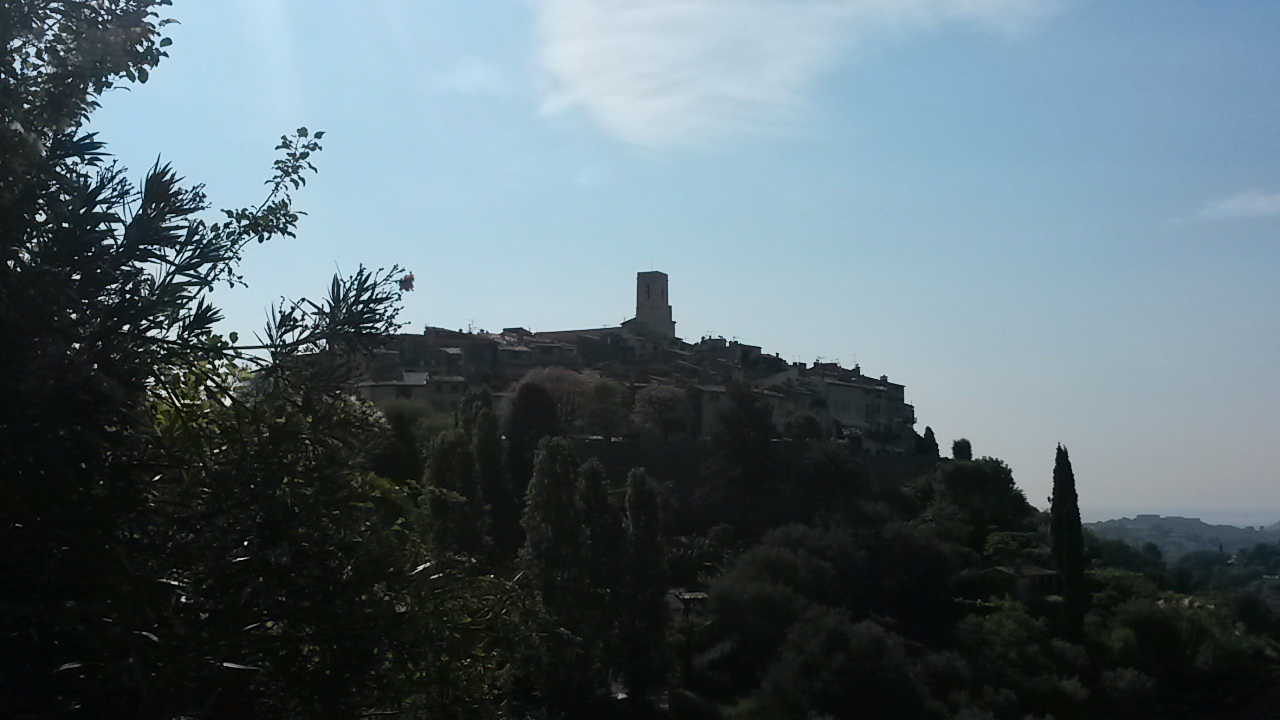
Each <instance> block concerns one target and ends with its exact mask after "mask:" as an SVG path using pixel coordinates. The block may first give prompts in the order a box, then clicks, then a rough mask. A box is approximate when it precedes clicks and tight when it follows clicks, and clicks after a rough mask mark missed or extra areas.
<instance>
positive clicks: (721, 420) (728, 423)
mask: <svg viewBox="0 0 1280 720" xmlns="http://www.w3.org/2000/svg"><path fill="white" fill-rule="evenodd" d="M725 397H726V400H727V401H728V402H727V403H725V408H724V409H723V410H721V411H720V413H719V415H718V416H717V422H716V426H715V430H714V431H713V433H712V435H711V450H712V455H711V459H710V462H709V463H708V467H707V470H708V472H709V474H710V475H711V481H712V487H713V489H714V491H715V492H716V494H718V495H719V498H718V500H719V501H720V502H722V503H723V504H724V505H726V506H727V508H728V510H729V515H730V516H731V517H733V518H734V524H735V525H736V526H737V527H738V528H739V529H741V530H744V531H747V532H759V531H761V530H763V529H764V528H766V527H768V526H769V525H770V524H771V523H772V521H773V519H774V517H775V515H776V514H777V511H778V509H779V507H778V505H777V503H776V500H777V495H778V491H779V488H778V461H777V457H776V455H775V453H774V447H773V442H772V441H773V438H774V436H775V435H776V433H777V431H776V428H774V426H773V417H772V415H771V414H770V412H769V409H768V408H767V407H765V406H764V405H763V404H761V403H760V401H759V400H758V399H757V398H756V396H755V394H754V393H752V392H751V389H750V388H749V387H746V386H745V385H730V386H729V387H728V388H727V390H726V392H725Z"/></svg>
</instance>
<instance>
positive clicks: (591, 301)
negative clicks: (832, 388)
mask: <svg viewBox="0 0 1280 720" xmlns="http://www.w3.org/2000/svg"><path fill="white" fill-rule="evenodd" d="M171 14H172V15H173V16H174V17H176V18H177V19H179V20H180V21H181V23H182V24H181V25H179V26H173V27H171V28H170V30H171V32H170V33H169V34H170V36H171V37H172V38H173V39H174V45H173V46H172V47H171V48H170V53H171V56H172V57H171V58H170V59H169V60H167V61H166V62H164V63H163V64H162V65H161V66H160V68H158V69H157V70H156V72H154V73H153V74H152V77H151V81H150V82H149V83H148V84H147V85H145V86H142V87H137V88H134V89H132V90H130V91H121V92H112V93H110V94H109V95H108V96H107V97H106V98H105V99H104V103H103V105H104V107H103V109H102V110H101V111H99V112H98V113H97V115H96V116H95V119H94V123H93V129H94V130H96V131H100V132H101V135H102V138H103V139H104V140H106V141H107V142H108V143H109V148H110V149H112V150H114V151H115V152H116V153H117V154H118V155H119V156H120V157H121V158H122V159H123V160H124V162H125V163H126V164H128V165H129V166H130V167H131V168H133V169H134V170H135V174H140V173H141V171H142V170H143V169H145V167H147V166H149V165H150V164H151V163H152V162H154V161H155V159H156V157H157V156H160V157H162V159H163V160H165V161H169V162H172V163H173V164H174V165H175V166H176V167H177V168H178V170H179V171H180V173H181V174H183V175H185V176H186V177H187V178H189V179H190V180H191V181H195V182H203V183H206V184H207V186H208V191H209V194H210V197H211V199H212V200H213V201H214V202H215V204H216V205H218V206H219V207H232V206H237V205H243V204H247V203H251V202H253V201H254V200H255V199H257V198H258V197H259V195H260V192H261V187H262V186H261V182H262V181H263V180H264V179H265V178H266V177H267V175H268V173H269V169H270V162H271V159H272V157H273V153H272V147H273V146H274V144H275V141H276V139H278V137H279V136H280V135H281V134H283V133H285V132H287V131H289V130H291V129H293V128H295V127H297V126H299V125H306V126H308V127H310V128H312V129H323V130H325V131H326V137H325V142H324V145H325V151H324V152H323V153H322V154H321V155H320V156H319V158H318V164H319V165H320V174H319V175H318V176H317V177H315V178H314V180H312V182H311V183H310V184H309V185H308V187H307V188H306V189H305V190H304V191H303V192H302V193H300V195H299V198H298V199H299V203H300V205H301V207H302V208H303V209H305V210H306V211H307V212H308V213H309V214H308V216H307V217H306V218H305V219H304V220H303V222H302V224H301V227H300V233H299V238H298V239H297V240H287V241H279V242H275V243H272V244H269V245H265V246H260V247H254V248H251V250H250V253H249V256H248V258H247V261H246V264H245V267H244V270H245V275H246V278H247V280H248V281H249V283H250V288H249V289H242V290H236V291H234V292H220V293H219V296H218V301H219V302H221V303H222V306H223V307H224V308H225V309H226V312H227V317H228V320H227V329H228V330H237V331H239V332H240V333H241V334H251V333H252V332H253V331H254V330H255V329H257V328H259V327H260V326H261V325H262V321H263V319H264V316H265V309H266V307H267V306H268V305H269V304H270V303H271V302H272V300H273V299H275V298H278V297H280V296H289V297H296V296H302V295H311V296H315V295H318V294H320V293H322V292H323V289H324V287H325V286H326V283H327V280H328V278H329V277H330V276H331V275H332V274H333V272H334V271H335V270H337V269H341V270H343V271H350V270H353V269H354V268H355V267H356V266H357V265H359V264H360V263H364V264H365V265H371V266H389V265H391V264H394V263H398V264H400V265H403V266H405V267H407V268H409V269H412V270H413V271H414V273H415V275H416V277H417V280H418V289H417V291H416V292H414V293H411V294H409V295H407V296H406V299H405V304H404V312H403V319H404V320H406V321H407V322H408V323H409V329H412V330H417V329H420V328H421V326H422V325H424V324H432V325H440V326H445V327H453V328H462V327H466V326H468V325H469V324H474V326H475V327H477V328H485V329H491V330H492V329H498V328H501V327H504V326H514V325H523V326H526V327H531V328H535V329H544V330H550V329H565V328H575V327H592V326H601V325H606V324H613V323H617V322H619V321H620V320H623V319H625V318H626V317H629V316H630V315H631V313H632V309H633V297H634V296H633V284H634V279H635V273H636V271H638V270H648V269H660V270H663V271H665V272H667V273H668V274H669V275H670V276H671V298H672V304H673V306H674V309H675V317H676V320H677V322H678V325H677V329H678V332H679V334H680V335H681V336H682V337H684V338H686V339H691V340H697V339H698V338H699V337H700V336H702V335H705V334H715V335H724V336H726V337H730V338H732V337H737V338H739V339H741V340H742V341H744V342H750V343H753V344H758V345H762V346H764V348H765V350H766V351H767V352H777V353H781V354H782V355H783V356H784V357H786V358H788V359H792V360H804V361H806V362H812V361H813V360H814V359H816V358H818V357H821V358H823V359H827V360H836V359H838V360H840V361H841V362H843V363H845V364H846V365H852V364H853V363H854V362H855V361H856V362H858V363H860V364H861V366H862V368H863V370H864V371H865V372H868V373H871V374H875V375H880V374H888V375H889V377H890V378H891V379H892V380H894V381H897V382H901V383H904V384H905V385H906V386H907V396H908V401H909V402H912V403H913V404H914V405H915V406H916V413H917V415H918V417H919V418H920V423H919V425H918V429H919V430H921V431H923V429H924V427H925V426H926V425H930V426H932V427H933V428H934V430H935V431H936V432H937V434H938V437H939V439H940V440H941V441H942V443H943V444H944V446H949V444H950V441H951V440H952V439H954V438H956V437H960V436H965V437H968V438H970V439H971V440H972V441H973V444H974V449H975V452H976V453H978V454H980V455H993V456H996V457H1000V458H1002V459H1004V460H1005V461H1007V462H1008V463H1009V464H1010V465H1011V466H1012V467H1013V470H1014V474H1015V477H1016V478H1017V479H1018V482H1019V484H1020V485H1021V486H1022V487H1023V488H1024V489H1025V490H1026V491H1027V495H1028V497H1029V498H1030V499H1031V501H1032V502H1033V503H1035V504H1037V505H1039V506H1042V507H1043V506H1044V505H1045V504H1046V498H1047V496H1048V494H1049V490H1050V484H1051V479H1050V473H1051V468H1052V463H1053V451H1054V446H1055V445H1056V444H1057V443H1059V442H1062V443H1064V444H1066V445H1067V446H1068V447H1069V448H1070V450H1071V456H1072V461H1073V463H1074V465H1075V470H1076V477H1077V481H1078V485H1079V491H1080V496H1081V505H1082V507H1083V509H1084V511H1085V514H1086V519H1098V518H1102V517H1110V516H1114V515H1117V514H1131V513H1133V512H1142V511H1147V512H1160V513H1165V514H1171V513H1182V514H1194V515H1200V516H1202V517H1205V518H1207V519H1212V520H1221V521H1232V522H1237V523H1249V524H1258V523H1263V522H1266V523H1270V522H1274V521H1277V520H1280V492H1278V490H1280V487H1278V486H1280V483H1278V482H1277V481H1278V480H1280V332H1278V331H1280V281H1278V279H1280V124H1277V121H1276V119H1277V118H1280V74H1278V73H1277V69H1278V68H1280V4H1277V3H1255V2H1248V3H1189V2H1168V0H1133V1H1131V2H1122V3H1113V2H1101V1H1100V0H1056V1H1053V2H1049V1H1048V0H523V1H517V2H513V1H512V0H501V1H492V0H470V1H469V2H465V3H461V2H456V1H448V2H446V1H443V0H439V1H433V2H427V1H423V0H367V1H366V2H360V3H356V2H338V1H336V0H332V1H330V0H306V1H305V2H304V1H303V0H219V1H218V2H195V1H194V0H178V2H177V3H176V6H175V7H174V8H172V13H171Z"/></svg>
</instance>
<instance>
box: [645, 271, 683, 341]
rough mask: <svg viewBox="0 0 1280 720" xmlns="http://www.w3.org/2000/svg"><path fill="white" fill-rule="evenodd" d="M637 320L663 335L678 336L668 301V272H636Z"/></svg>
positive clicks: (668, 336)
mask: <svg viewBox="0 0 1280 720" xmlns="http://www.w3.org/2000/svg"><path fill="white" fill-rule="evenodd" d="M636 320H638V321H640V322H642V323H644V324H645V325H646V326H647V327H648V328H649V330H650V331H651V332H653V333H655V334H657V335H661V336H662V337H667V338H674V337H675V336H676V323H675V321H674V320H672V319H671V305H670V304H669V303H668V302H667V274H666V273H664V272H658V271H657V270H651V271H649V272H641V273H636Z"/></svg>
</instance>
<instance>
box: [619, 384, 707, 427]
mask: <svg viewBox="0 0 1280 720" xmlns="http://www.w3.org/2000/svg"><path fill="white" fill-rule="evenodd" d="M692 413H693V410H692V408H691V407H690V406H689V399H688V398H687V397H686V396H685V392H684V391H683V390H681V389H680V388H678V387H675V386H672V385H657V384H653V385H647V386H645V387H644V388H643V389H642V390H640V392H638V393H636V402H635V406H634V408H633V410H632V413H631V417H632V420H633V421H634V422H635V424H636V426H637V427H639V428H642V429H644V430H646V431H647V432H650V433H653V434H654V435H657V436H658V437H659V438H661V439H662V440H664V441H665V440H670V439H671V436H672V435H674V434H676V433H687V432H689V425H690V421H691V418H692Z"/></svg>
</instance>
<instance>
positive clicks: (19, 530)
mask: <svg viewBox="0 0 1280 720" xmlns="http://www.w3.org/2000/svg"><path fill="white" fill-rule="evenodd" d="M168 4H169V2H168V0H102V1H100V2H34V1H27V2H7V3H3V4H0V38H2V39H3V40H4V44H5V47H6V49H7V53H6V55H5V57H4V59H3V60H0V467H2V468H3V474H2V475H0V496H3V497H4V503H3V504H2V506H0V677H3V678H4V681H3V682H2V683H0V716H4V717H55V716H57V717H141V718H150V717H155V718H160V717H177V716H189V715H196V714H212V715H215V716H226V717H262V716H266V717H354V716H356V715H359V714H360V713H361V712H364V711H367V710H368V709H369V708H374V707H376V708H395V709H400V708H403V707H404V701H405V700H406V699H408V698H409V697H414V698H415V699H419V700H421V702H422V703H423V706H424V707H430V708H432V709H440V710H443V709H445V708H449V707H457V706H459V704H460V703H463V702H464V701H465V699H466V698H468V697H474V698H481V699H483V698H484V696H485V691H484V690H483V687H482V686H483V684H484V683H483V682H478V683H473V682H471V681H470V680H467V679H464V676H467V677H474V675H472V673H473V671H474V670H475V669H476V668H479V667H483V666H484V665H485V661H484V660H483V659H482V660H480V661H479V662H477V663H473V664H471V665H470V666H468V667H467V668H460V667H454V666H453V665H451V664H450V663H448V662H444V661H443V658H448V657H455V658H456V657H461V656H469V657H481V658H483V652H482V651H481V652H479V653H478V654H476V655H473V653H477V651H478V650H480V649H479V648H478V647H476V646H475V645H472V644H469V643H468V642H466V641H464V640H463V638H465V637H466V636H467V635H468V633H470V632H472V631H473V630H478V629H479V628H478V627H477V626H478V625H479V624H480V623H478V622H476V621H474V620H470V619H469V618H478V617H488V616H489V612H488V611H489V610H493V609H495V608H496V607H500V606H494V607H490V608H482V607H477V605H476V603H474V602H473V601H474V600H475V596H473V595H471V592H472V589H473V587H474V583H472V582H471V581H470V580H469V579H468V578H466V577H464V576H462V575H461V574H460V573H458V572H455V571H454V570H452V569H450V568H447V567H440V566H438V567H437V570H436V571H435V572H433V573H415V569H416V568H420V567H424V566H426V565H427V563H429V562H431V561H429V560H428V559H427V556H425V554H424V553H423V552H422V548H421V547H420V545H418V544H417V543H416V542H415V541H414V540H413V538H412V537H410V536H408V535H407V533H406V532H405V530H404V527H405V524H404V523H403V522H386V521H387V520H388V517H386V516H383V515H380V514H379V513H383V512H385V513H388V514H389V515H396V514H397V513H398V512H399V510H398V509H397V503H396V502H394V501H393V499H392V498H390V497H388V496H387V495H385V494H383V493H382V492H381V491H380V490H379V487H380V484H379V482H378V480H377V478H375V477H373V476H372V475H370V474H369V473H368V472H367V470H366V468H367V467H368V463H369V457H368V454H367V450H368V448H369V446H370V445H371V444H373V441H374V439H375V437H376V435H377V434H378V433H380V432H386V431H387V430H388V428H387V427H386V426H385V425H384V424H383V423H382V420H381V418H380V416H379V415H377V414H376V413H373V412H372V411H371V409H370V408H368V407H367V406H364V405H362V404H360V403H358V402H357V401H355V400H353V399H352V398H350V396H349V395H348V393H347V392H346V390H345V382H346V381H347V380H349V376H348V374H347V370H348V368H347V367H346V366H345V363H343V362H342V361H341V358H345V357H348V356H349V354H350V353H351V352H352V351H355V350H358V349H359V348H360V347H361V346H362V345H363V344H364V343H365V341H367V340H368V338H370V337H371V336H373V335H376V334H380V333H386V332H389V331H391V330H392V329H393V328H395V327H396V323H395V311H396V300H397V298H398V296H399V290H398V284H397V280H396V277H397V275H398V274H399V273H398V271H397V270H395V269H392V270H389V271H385V272H384V271H378V272H373V271H368V270H365V269H364V268H361V269H359V270H358V271H357V272H356V273H355V275H353V276H351V277H346V278H343V277H335V278H334V279H333V281H332V283H331V284H330V288H329V294H328V298H327V299H325V300H321V301H316V302H311V301H298V302H282V303H281V304H280V305H278V306H277V307H275V308H273V310H272V315H271V321H270V325H269V326H268V328H267V330H266V332H265V333H264V340H263V342H262V343H261V344H260V345H258V346H240V345H237V342H238V338H237V337H236V336H235V334H234V333H233V334H231V335H228V336H227V337H226V338H223V337H220V336H218V335H216V334H215V333H214V325H215V323H216V322H217V321H218V320H219V318H220V313H219V311H218V310H217V308H215V307H214V306H213V305H212V304H211V302H210V293H211V291H212V290H213V288H214V286H215V284H216V283H219V282H229V283H232V284H235V283H238V282H240V278H239V276H238V274H237V269H238V265H239V261H240V258H241V256H242V254H243V252H244V251H245V250H246V248H247V247H249V246H250V245H251V244H252V243H260V242H265V241H267V240H270V239H273V238H278V237H281V236H284V237H291V236H293V234H294V231H295V229H296V227H297V222H298V217H299V214H300V213H299V212H298V211H297V210H295V209H294V207H293V202H292V197H291V192H293V191H294V190H297V189H298V188H299V187H301V186H302V185H303V184H304V183H305V180H306V176H307V173H309V172H310V171H312V170H314V167H313V166H312V165H311V157H312V156H313V155H314V154H315V153H316V152H318V151H319V150H320V144H319V140H320V139H321V137H322V133H318V132H317V133H314V134H313V133H310V132H308V131H307V129H306V128H299V129H298V131H297V132H296V133H295V134H293V135H291V136H286V137H284V138H282V140H281V142H280V144H279V146H278V148H277V149H278V150H280V151H281V157H280V158H279V159H278V160H277V161H276V163H275V166H274V173H273V175H272V177H271V178H270V180H269V181H268V185H267V187H268V190H267V193H266V197H265V199H264V200H262V202H260V203H259V204H257V205H255V206H251V207H247V208H242V209H235V210H227V211H224V212H223V214H222V216H221V219H220V220H219V221H218V222H209V221H206V220H204V219H201V214H202V213H204V212H205V211H206V210H208V208H209V202H208V200H207V198H206V195H205V193H204V191H203V189H202V188H201V187H199V186H195V187H185V186H184V185H183V183H182V181H181V180H180V179H179V178H178V176H177V174H176V173H175V172H174V171H173V170H172V169H171V168H169V167H168V166H166V165H161V164H159V163H157V165H156V166H154V167H152V168H151V169H150V170H149V171H148V172H147V173H146V174H145V177H144V178H143V180H142V182H141V183H140V184H134V183H132V182H131V181H129V180H128V179H127V174H126V171H125V170H124V169H122V168H120V167H118V166H116V165H114V164H111V163H110V161H109V158H108V157H107V155H106V154H105V152H104V147H105V146H104V145H103V143H102V142H100V141H99V140H98V139H97V138H96V137H95V136H93V135H88V134H85V133H84V132H83V127H84V124H85V122H86V121H87V118H88V115H89V113H90V112H91V111H92V110H93V109H94V108H95V107H96V106H97V102H98V98H99V96H100V95H101V94H102V93H103V92H104V91H105V90H107V89H109V88H111V87H113V86H115V85H116V84H117V83H120V82H124V81H126V80H129V81H133V80H137V81H145V80H146V79H147V77H148V75H149V73H150V71H151V69H152V68H154V67H155V66H156V64H157V63H158V62H159V60H160V59H161V58H162V57H164V56H165V53H164V51H163V50H162V48H164V47H166V46H167V45H168V44H169V42H168V40H167V39H166V38H163V37H161V36H160V28H161V27H162V26H163V25H164V24H165V22H166V21H162V20H160V19H159V18H158V15H157V13H156V10H157V8H159V7H162V6H165V5H168ZM398 520H400V521H402V520H404V518H402V517H401V518H398ZM404 607H413V608H415V612H414V613H404V612H401V609H402V608H404ZM460 645H462V646H466V647H465V648H464V647H460Z"/></svg>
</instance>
